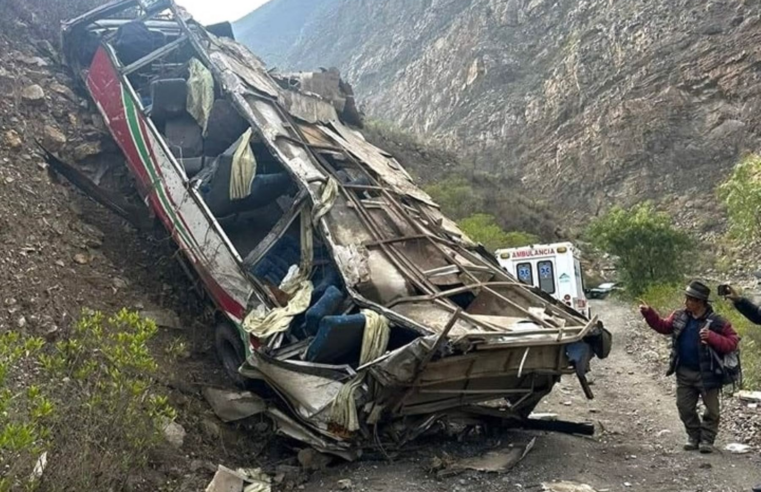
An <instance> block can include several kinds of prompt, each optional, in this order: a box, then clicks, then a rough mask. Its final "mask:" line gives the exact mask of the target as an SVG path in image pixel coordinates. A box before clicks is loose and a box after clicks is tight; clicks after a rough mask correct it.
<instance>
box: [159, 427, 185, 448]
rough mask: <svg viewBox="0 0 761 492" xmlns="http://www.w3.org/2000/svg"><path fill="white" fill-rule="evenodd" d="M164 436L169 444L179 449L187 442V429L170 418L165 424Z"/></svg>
mask: <svg viewBox="0 0 761 492" xmlns="http://www.w3.org/2000/svg"><path fill="white" fill-rule="evenodd" d="M164 437H165V438H166V440H167V442H168V443H169V444H171V445H172V446H174V447H175V448H177V449H179V448H181V447H182V445H183V444H184V442H185V429H184V428H183V427H182V426H181V425H180V424H178V423H177V422H174V421H172V420H170V421H168V422H167V423H166V425H164Z"/></svg>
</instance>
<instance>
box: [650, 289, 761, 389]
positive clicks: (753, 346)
mask: <svg viewBox="0 0 761 492" xmlns="http://www.w3.org/2000/svg"><path fill="white" fill-rule="evenodd" d="M710 287H711V290H712V291H713V292H716V287H717V286H716V285H711V286H710ZM641 297H642V300H643V301H645V302H647V303H648V304H649V305H650V306H652V307H654V308H655V309H656V310H657V311H658V312H659V313H660V315H661V316H662V317H666V316H668V315H669V314H670V313H671V312H672V311H675V310H677V309H681V308H682V306H684V285H680V284H657V285H651V286H650V287H648V289H647V290H646V291H645V292H644V293H643V294H642V296H641ZM713 308H714V309H715V310H716V312H717V313H719V314H720V315H721V316H723V317H725V318H726V319H727V320H728V321H729V322H730V323H731V324H732V327H733V328H734V329H735V330H736V331H737V333H738V334H739V335H740V337H741V338H742V341H741V342H740V351H741V356H742V364H743V379H744V386H745V388H747V389H759V388H761V329H759V327H758V326H756V325H754V324H753V323H751V322H750V321H748V320H747V319H745V316H743V315H742V314H740V313H739V312H738V311H737V310H736V309H735V308H734V306H733V305H732V303H731V302H727V301H724V300H723V299H718V300H716V302H714V303H713Z"/></svg>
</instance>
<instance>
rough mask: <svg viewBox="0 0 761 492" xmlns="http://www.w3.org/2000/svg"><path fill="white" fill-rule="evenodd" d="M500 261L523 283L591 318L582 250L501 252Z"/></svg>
mask: <svg viewBox="0 0 761 492" xmlns="http://www.w3.org/2000/svg"><path fill="white" fill-rule="evenodd" d="M495 254H496V256H497V261H499V264H500V266H501V267H502V268H503V269H504V270H505V271H506V272H508V273H510V274H511V275H513V276H514V277H517V278H518V280H519V281H520V282H521V283H524V284H527V285H531V286H533V287H536V288H538V289H541V290H543V291H544V292H546V293H547V294H549V295H551V296H553V297H554V298H555V299H557V300H559V301H560V302H563V303H565V304H567V305H568V306H570V307H572V308H573V309H575V310H576V311H578V312H580V313H581V314H583V315H585V316H586V317H587V318H591V311H590V309H589V303H588V302H587V298H586V296H585V294H584V280H583V278H582V272H581V263H580V262H579V250H578V249H577V248H576V247H575V246H574V245H573V244H571V243H568V242H566V243H555V244H544V245H531V246H526V247H521V248H508V249H499V250H497V251H496V253H495Z"/></svg>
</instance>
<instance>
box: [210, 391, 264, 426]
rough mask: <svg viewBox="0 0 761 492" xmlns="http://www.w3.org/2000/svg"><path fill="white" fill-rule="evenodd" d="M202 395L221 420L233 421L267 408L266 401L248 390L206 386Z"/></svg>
mask: <svg viewBox="0 0 761 492" xmlns="http://www.w3.org/2000/svg"><path fill="white" fill-rule="evenodd" d="M203 396H204V398H206V401H208V402H209V405H211V408H212V410H214V413H215V414H216V415H217V417H219V419H220V420H222V422H234V421H236V420H242V419H245V418H248V417H251V416H253V415H257V414H260V413H262V412H264V411H265V410H267V403H266V402H265V401H264V400H262V399H261V398H259V397H258V396H256V395H255V394H253V393H251V392H249V391H243V392H239V391H230V390H224V389H219V388H213V387H211V386H207V387H205V388H204V389H203Z"/></svg>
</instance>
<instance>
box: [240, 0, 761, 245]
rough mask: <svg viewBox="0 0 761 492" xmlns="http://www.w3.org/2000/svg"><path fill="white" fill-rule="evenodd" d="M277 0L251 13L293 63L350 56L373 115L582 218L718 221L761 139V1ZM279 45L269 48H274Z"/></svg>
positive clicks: (274, 55) (250, 21) (267, 43)
mask: <svg viewBox="0 0 761 492" xmlns="http://www.w3.org/2000/svg"><path fill="white" fill-rule="evenodd" d="M301 4H302V2H300V1H298V0H275V1H273V2H272V3H271V4H268V7H269V9H267V10H266V11H264V10H263V9H259V10H257V11H256V12H254V13H253V14H252V15H251V16H249V17H248V18H247V19H244V21H242V22H241V26H242V27H240V29H241V31H243V30H244V29H245V26H246V25H254V24H257V23H259V24H265V25H277V24H278V23H279V22H283V23H285V24H287V28H286V26H285V24H284V25H283V27H282V28H280V29H279V31H278V32H279V34H278V35H277V36H271V35H268V34H267V33H266V32H265V30H250V29H249V30H248V31H245V32H247V37H244V40H246V41H247V42H248V43H249V45H250V46H252V47H253V49H254V50H256V51H258V52H259V53H262V54H263V56H264V58H265V61H267V62H268V63H269V64H271V65H278V66H280V67H283V68H287V69H313V68H315V67H318V66H326V67H327V66H336V67H338V68H339V69H340V70H341V71H342V73H343V75H344V76H345V78H347V79H348V80H349V81H350V82H351V83H352V84H353V85H354V87H355V90H356V93H357V95H358V98H359V100H360V101H361V102H362V103H363V104H364V110H365V111H366V112H367V113H368V114H369V115H370V117H372V118H375V119H378V120H382V121H388V122H393V124H394V125H396V126H398V127H399V128H401V129H403V130H406V131H412V132H415V133H417V134H420V135H423V136H425V137H426V138H431V139H434V140H435V141H438V142H440V143H441V144H443V145H444V146H445V147H446V148H448V149H451V150H454V151H457V152H458V153H460V154H462V155H465V156H467V157H468V158H469V159H470V160H472V161H473V162H474V163H475V166H476V168H477V169H479V170H480V171H482V172H487V173H494V174H497V175H499V176H501V177H503V178H506V179H507V181H508V182H510V183H512V184H511V185H510V187H509V189H506V190H505V192H506V193H509V192H511V190H521V191H525V192H528V193H529V194H530V195H531V196H534V197H536V199H537V200H546V201H548V202H549V203H551V204H552V205H554V206H555V207H556V209H557V210H560V211H561V212H562V213H563V214H564V215H565V216H566V217H567V218H569V219H572V220H574V221H576V222H583V221H584V220H586V219H587V218H588V217H589V216H590V215H594V214H596V213H598V212H599V211H600V210H603V209H606V208H607V207H609V206H611V205H612V204H622V205H627V204H632V203H636V202H639V201H642V200H645V199H655V200H657V201H659V203H661V204H663V205H664V206H665V207H666V208H668V209H669V210H671V211H672V212H675V213H677V214H678V215H680V220H682V221H683V222H687V224H688V225H690V226H693V227H695V228H698V229H701V230H703V231H710V230H714V229H715V226H716V223H717V219H716V217H717V216H718V215H719V211H718V208H717V204H716V199H715V193H714V190H715V187H716V185H717V184H718V183H719V182H720V181H721V180H723V179H724V178H725V177H726V176H727V173H728V172H729V170H730V169H731V167H732V165H733V164H734V163H735V162H736V160H737V159H738V158H739V157H740V156H741V154H742V153H743V152H746V151H751V150H754V149H757V148H758V147H759V145H760V144H761V133H760V132H761V128H760V127H759V122H760V121H761V97H759V95H761V84H760V83H759V81H760V79H761V48H759V46H761V45H760V44H759V41H761V7H760V6H759V2H758V1H757V0H731V1H730V0H709V1H705V0H649V1H647V2H642V1H639V0H616V1H611V0H373V1H364V0H330V1H329V0H325V1H323V2H314V3H310V5H311V7H312V11H311V13H310V14H309V15H306V16H301V17H300V19H301V20H296V17H297V16H295V15H293V12H294V9H295V8H296V7H297V6H298V5H301ZM268 54H269V55H268Z"/></svg>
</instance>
